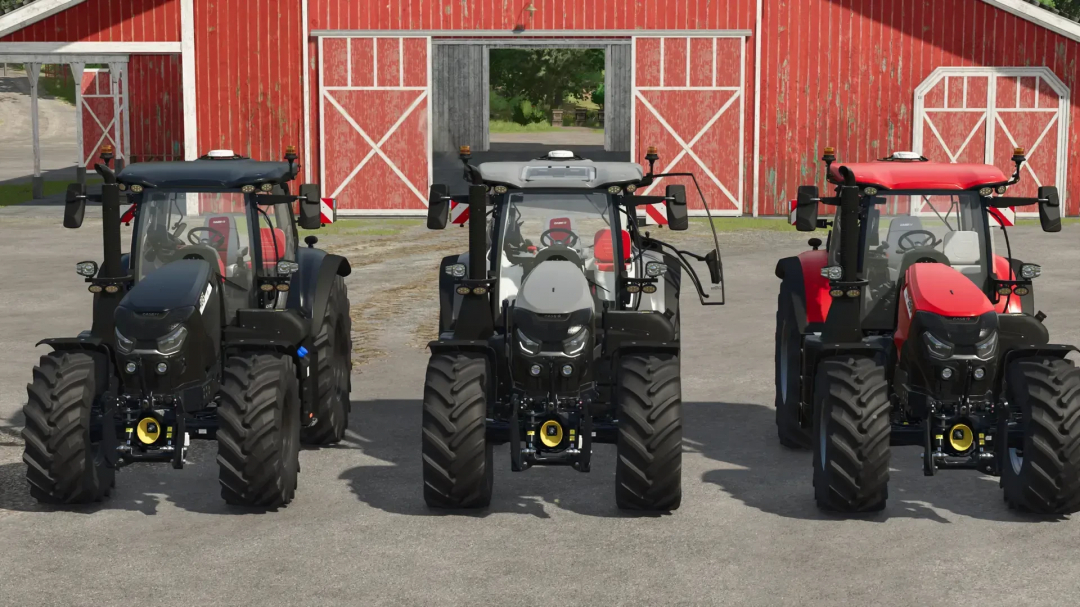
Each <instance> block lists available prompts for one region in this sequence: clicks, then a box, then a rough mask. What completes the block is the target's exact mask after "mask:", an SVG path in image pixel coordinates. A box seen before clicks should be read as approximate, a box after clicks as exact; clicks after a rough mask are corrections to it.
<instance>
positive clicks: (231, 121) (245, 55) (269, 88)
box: [194, 0, 304, 160]
mask: <svg viewBox="0 0 1080 607" xmlns="http://www.w3.org/2000/svg"><path fill="white" fill-rule="evenodd" d="M194 25H195V49H196V52H195V75H196V76H195V77H196V87H195V88H196V93H197V96H198V125H199V150H198V152H199V154H204V153H206V152H207V151H208V150H210V149H217V148H228V149H232V150H235V151H236V152H239V153H242V154H244V155H247V156H251V157H252V158H257V159H261V160H280V159H281V157H282V156H283V154H284V153H285V147H286V146H289V145H295V146H297V148H298V151H299V153H300V155H301V156H300V157H301V158H303V149H302V145H303V143H304V142H303V141H302V136H303V132H304V131H303V115H304V114H303V98H304V96H303V81H302V76H301V75H302V73H303V72H302V71H301V62H302V56H301V52H302V50H301V49H302V47H301V40H302V39H303V30H302V22H301V10H300V2H299V1H298V0H222V1H217V2H202V1H199V2H195V24H194Z"/></svg>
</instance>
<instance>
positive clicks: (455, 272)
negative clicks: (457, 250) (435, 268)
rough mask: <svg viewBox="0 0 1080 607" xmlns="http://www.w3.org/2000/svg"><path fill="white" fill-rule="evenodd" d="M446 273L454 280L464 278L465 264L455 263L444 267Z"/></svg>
mask: <svg viewBox="0 0 1080 607" xmlns="http://www.w3.org/2000/svg"><path fill="white" fill-rule="evenodd" d="M446 273H447V274H449V275H450V276H453V277H454V278H465V264H463V263H455V264H452V265H449V266H446Z"/></svg>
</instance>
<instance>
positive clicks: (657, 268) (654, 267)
mask: <svg viewBox="0 0 1080 607" xmlns="http://www.w3.org/2000/svg"><path fill="white" fill-rule="evenodd" d="M664 272H667V266H666V265H664V264H662V263H660V262H659V261H650V262H649V263H647V264H645V274H647V275H648V276H649V278H656V277H657V276H662V275H663V274H664Z"/></svg>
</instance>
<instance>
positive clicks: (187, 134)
mask: <svg viewBox="0 0 1080 607" xmlns="http://www.w3.org/2000/svg"><path fill="white" fill-rule="evenodd" d="M180 48H181V55H180V62H181V70H182V77H181V80H180V82H181V84H182V85H183V89H184V92H183V98H184V160H195V159H197V158H198V157H199V112H198V101H199V96H198V95H197V94H196V93H197V90H196V80H195V53H196V49H195V0H180Z"/></svg>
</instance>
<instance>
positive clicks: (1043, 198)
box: [1039, 185, 1061, 232]
mask: <svg viewBox="0 0 1080 607" xmlns="http://www.w3.org/2000/svg"><path fill="white" fill-rule="evenodd" d="M1039 200H1040V202H1039V223H1040V224H1042V229H1043V232H1060V231H1061V202H1060V201H1059V199H1058V191H1057V188H1056V187H1055V186H1052V185H1044V186H1042V187H1040V188H1039Z"/></svg>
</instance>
